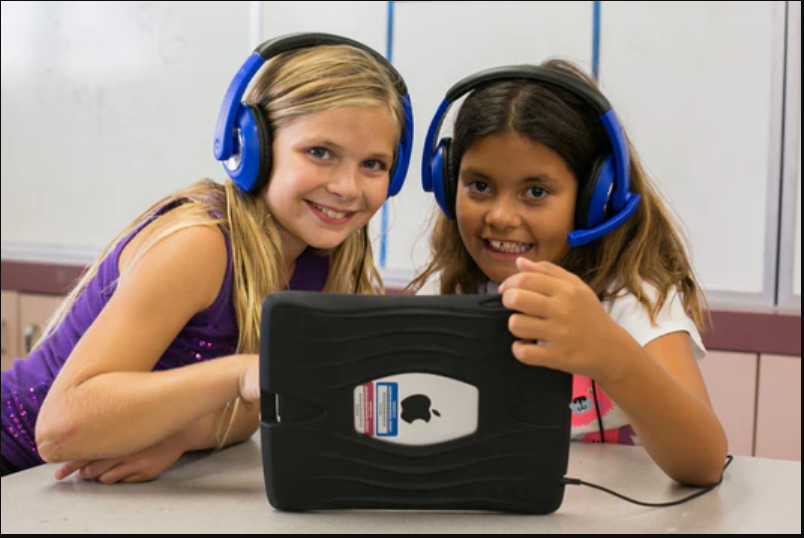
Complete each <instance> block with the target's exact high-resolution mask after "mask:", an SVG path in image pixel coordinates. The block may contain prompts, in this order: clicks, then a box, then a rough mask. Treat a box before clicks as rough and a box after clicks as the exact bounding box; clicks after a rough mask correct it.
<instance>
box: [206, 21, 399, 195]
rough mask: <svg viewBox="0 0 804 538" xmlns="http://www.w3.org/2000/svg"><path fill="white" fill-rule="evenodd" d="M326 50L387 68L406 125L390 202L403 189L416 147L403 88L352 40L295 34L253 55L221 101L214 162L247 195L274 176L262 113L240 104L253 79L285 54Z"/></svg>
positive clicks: (269, 132) (270, 136)
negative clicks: (357, 54) (350, 50)
mask: <svg viewBox="0 0 804 538" xmlns="http://www.w3.org/2000/svg"><path fill="white" fill-rule="evenodd" d="M323 45H350V46H353V47H356V48H358V49H362V50H365V51H367V52H369V53H371V54H372V55H373V56H374V57H376V58H377V59H378V60H379V61H380V62H381V63H382V64H383V65H385V66H386V67H387V68H388V70H389V71H391V73H392V75H393V76H394V80H395V86H396V89H397V91H398V92H399V96H400V99H401V100H402V105H403V108H404V111H405V125H404V126H403V127H402V138H401V140H400V143H399V148H398V149H397V156H396V160H395V162H394V166H393V168H392V170H391V181H390V183H389V185H388V196H389V197H390V196H394V195H396V194H397V193H398V192H399V191H400V189H401V188H402V185H403V184H404V183H405V176H406V175H407V172H408V165H409V164H410V155H411V149H412V146H413V110H412V108H411V102H410V96H409V95H408V90H407V87H406V86H405V82H404V81H403V80H402V76H401V75H400V74H399V72H397V70H396V69H395V68H394V67H393V66H392V65H391V64H390V62H388V61H387V60H386V59H385V58H384V57H383V56H382V55H381V54H379V53H378V52H376V51H375V50H373V49H371V48H369V47H367V46H366V45H363V44H362V43H359V42H357V41H353V40H351V39H348V38H345V37H341V36H336V35H331V34H291V35H286V36H281V37H278V38H275V39H272V40H270V41H266V42H265V43H263V44H262V45H260V46H259V47H257V48H256V49H255V50H254V53H253V54H252V55H251V56H249V58H248V59H247V60H246V62H245V63H244V64H243V66H242V67H241V68H240V70H239V71H238V72H237V75H235V77H234V79H233V80H232V82H231V84H230V85H229V89H228V90H227V91H226V96H225V97H224V99H223V104H222V105H221V110H220V113H219V114H218V123H217V125H216V126H215V159H217V160H219V161H223V168H224V169H225V170H226V173H227V174H228V175H229V177H230V178H232V181H233V182H234V184H235V185H236V186H237V187H238V188H239V189H240V190H241V191H244V192H258V191H259V190H261V189H262V188H263V187H264V186H265V185H266V184H267V183H268V179H269V178H270V176H271V167H272V164H273V155H272V153H271V144H272V141H273V133H272V130H271V126H270V125H269V122H268V120H267V118H265V116H264V114H263V113H262V111H261V110H260V108H259V107H257V106H254V105H251V104H247V103H243V102H241V99H242V98H243V94H244V93H245V92H246V88H247V87H248V85H249V83H250V82H251V79H252V78H253V77H254V75H255V74H256V73H257V71H259V69H260V67H262V65H263V64H264V63H265V62H266V61H268V60H269V59H271V58H273V57H274V56H277V55H279V54H281V53H283V52H288V51H291V50H297V49H302V48H308V47H317V46H323Z"/></svg>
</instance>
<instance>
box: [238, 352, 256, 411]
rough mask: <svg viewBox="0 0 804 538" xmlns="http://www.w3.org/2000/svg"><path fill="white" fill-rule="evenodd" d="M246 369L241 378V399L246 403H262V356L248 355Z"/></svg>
mask: <svg viewBox="0 0 804 538" xmlns="http://www.w3.org/2000/svg"><path fill="white" fill-rule="evenodd" d="M244 358H245V360H246V367H245V370H244V371H243V373H242V374H241V376H240V387H239V388H240V397H241V398H243V399H244V400H245V401H246V402H248V403H252V404H257V405H258V406H259V403H260V356H259V355H246V356H245V357H244Z"/></svg>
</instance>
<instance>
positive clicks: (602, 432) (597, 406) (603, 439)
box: [591, 379, 606, 445]
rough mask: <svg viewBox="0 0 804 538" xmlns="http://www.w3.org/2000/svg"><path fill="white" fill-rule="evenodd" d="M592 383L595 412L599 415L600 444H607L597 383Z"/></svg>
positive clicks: (593, 381)
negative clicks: (598, 399)
mask: <svg viewBox="0 0 804 538" xmlns="http://www.w3.org/2000/svg"><path fill="white" fill-rule="evenodd" d="M591 381H592V397H593V398H594V400H595V412H596V413H597V427H598V428H599V429H600V442H601V443H602V444H604V445H605V444H606V436H605V430H604V429H603V415H601V414H600V403H598V401H597V383H596V382H595V380H594V379H592V380H591Z"/></svg>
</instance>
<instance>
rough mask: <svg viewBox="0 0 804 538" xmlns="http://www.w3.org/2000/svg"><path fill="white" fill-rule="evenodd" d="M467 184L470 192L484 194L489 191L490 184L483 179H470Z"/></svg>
mask: <svg viewBox="0 0 804 538" xmlns="http://www.w3.org/2000/svg"><path fill="white" fill-rule="evenodd" d="M467 186H468V187H469V190H470V191H471V192H473V193H476V194H486V193H488V192H489V191H491V186H490V185H489V184H488V183H486V182H485V181H471V182H469V184H468V185H467Z"/></svg>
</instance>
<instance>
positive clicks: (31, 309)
mask: <svg viewBox="0 0 804 538" xmlns="http://www.w3.org/2000/svg"><path fill="white" fill-rule="evenodd" d="M61 300H62V298H61V297H57V296H51V295H31V294H24V293H23V294H20V301H19V330H18V333H17V352H18V353H19V356H20V357H27V356H28V354H29V353H30V352H31V348H32V347H33V346H34V345H36V342H37V341H38V340H39V337H40V336H42V331H43V330H44V329H45V327H46V326H47V322H48V320H50V317H51V316H52V315H53V314H54V313H55V312H56V310H57V309H58V307H59V305H60V304H61Z"/></svg>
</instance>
